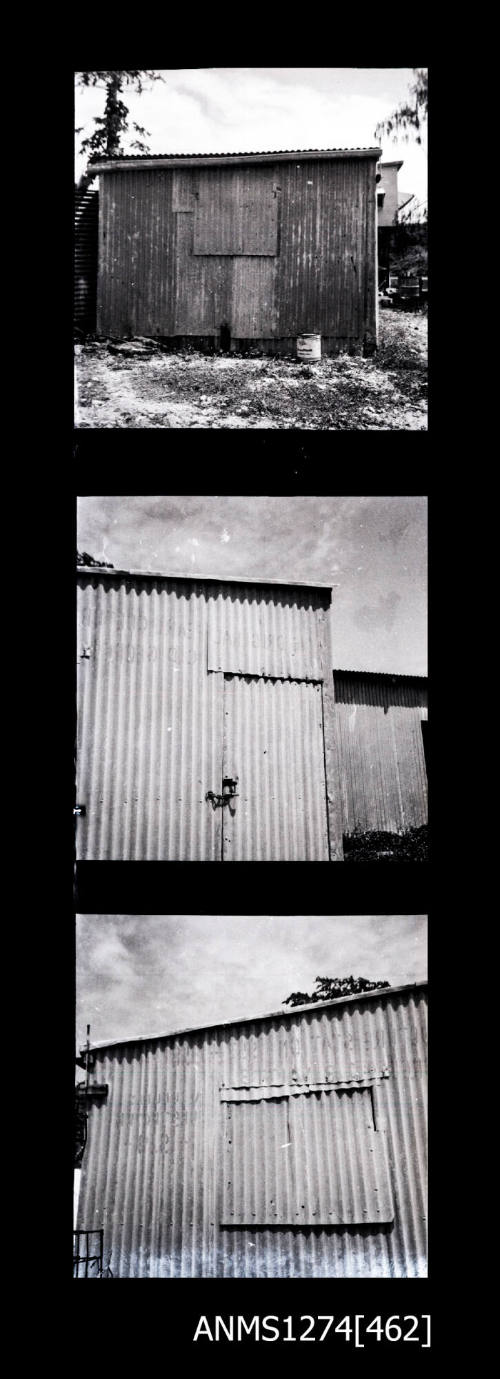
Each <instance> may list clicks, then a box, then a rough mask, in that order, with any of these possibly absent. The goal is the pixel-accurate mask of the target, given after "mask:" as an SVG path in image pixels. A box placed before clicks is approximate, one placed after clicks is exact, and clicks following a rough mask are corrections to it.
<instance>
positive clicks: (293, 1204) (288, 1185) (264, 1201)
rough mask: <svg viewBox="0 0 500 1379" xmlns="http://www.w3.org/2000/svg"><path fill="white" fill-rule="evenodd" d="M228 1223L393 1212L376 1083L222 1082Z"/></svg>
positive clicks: (335, 1221) (343, 1222)
mask: <svg viewBox="0 0 500 1379" xmlns="http://www.w3.org/2000/svg"><path fill="white" fill-rule="evenodd" d="M221 1101H222V1103H223V1114H224V1117H225V1127H224V1153H223V1188H222V1198H221V1218H220V1220H221V1225H222V1226H246V1227H261V1226H264V1227H265V1226H353V1225H374V1226H380V1225H381V1224H382V1223H385V1222H389V1221H392V1220H393V1219H394V1208H393V1202H392V1192H391V1185H390V1179H389V1172H388V1165H387V1158H386V1154H385V1145H384V1135H383V1133H382V1132H381V1131H380V1130H377V1128H376V1123H375V1122H376V1116H375V1104H376V1103H375V1099H374V1090H373V1085H372V1084H371V1083H370V1082H369V1081H366V1082H364V1083H363V1084H356V1087H355V1088H354V1087H353V1086H352V1084H346V1083H343V1084H342V1083H337V1084H335V1085H332V1084H325V1083H323V1084H322V1083H312V1082H311V1083H309V1084H307V1085H303V1086H293V1087H279V1086H273V1087H245V1088H222V1089H221Z"/></svg>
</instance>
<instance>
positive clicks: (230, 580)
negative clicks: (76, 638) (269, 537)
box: [76, 565, 334, 593]
mask: <svg viewBox="0 0 500 1379" xmlns="http://www.w3.org/2000/svg"><path fill="white" fill-rule="evenodd" d="M76 573H77V575H81V574H84V575H98V576H101V575H104V576H106V577H107V578H108V579H114V577H115V575H116V576H118V578H122V577H123V578H125V579H172V580H174V579H178V580H183V581H185V582H186V583H190V584H196V582H197V581H198V582H201V583H202V584H262V585H278V586H281V587H282V588H284V589H328V590H329V591H330V593H331V591H332V589H333V587H334V586H333V584H323V583H321V581H319V580H316V581H315V580H304V579H271V578H269V579H262V578H260V576H259V577H257V576H255V575H203V574H193V572H192V571H188V572H187V573H184V574H183V573H181V572H178V573H167V572H166V571H165V570H122V569H117V570H115V569H113V568H112V569H108V568H106V567H105V566H101V565H77V567H76Z"/></svg>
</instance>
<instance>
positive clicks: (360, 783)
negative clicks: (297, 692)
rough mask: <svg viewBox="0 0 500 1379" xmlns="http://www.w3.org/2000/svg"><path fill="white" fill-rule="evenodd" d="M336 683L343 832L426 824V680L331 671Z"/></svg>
mask: <svg viewBox="0 0 500 1379" xmlns="http://www.w3.org/2000/svg"><path fill="white" fill-rule="evenodd" d="M334 687H335V716H334V721H335V732H336V735H337V760H338V762H339V764H340V777H341V779H340V787H341V797H342V813H343V831H344V833H345V834H349V835H350V834H352V833H354V830H355V829H356V830H358V831H360V832H361V833H365V832H371V831H378V830H380V831H381V832H387V833H399V834H402V833H405V832H406V831H407V829H410V828H419V827H420V826H421V825H423V824H426V823H427V772H426V766H425V756H424V746H423V738H422V720H425V719H426V718H427V685H426V683H425V681H423V680H420V681H419V680H418V679H411V678H408V679H406V678H403V677H401V678H399V679H396V678H394V680H392V679H391V677H390V676H383V675H380V676H376V675H367V676H363V675H362V674H354V673H353V674H349V672H348V671H345V672H338V671H335V672H334Z"/></svg>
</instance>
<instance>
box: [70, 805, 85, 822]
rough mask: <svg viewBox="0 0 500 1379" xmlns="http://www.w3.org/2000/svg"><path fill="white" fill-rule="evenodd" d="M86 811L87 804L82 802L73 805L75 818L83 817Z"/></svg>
mask: <svg viewBox="0 0 500 1379" xmlns="http://www.w3.org/2000/svg"><path fill="white" fill-rule="evenodd" d="M86 813H87V806H86V805H84V804H75V807H74V810H73V814H75V815H76V817H77V818H79V819H84V818H85V815H86Z"/></svg>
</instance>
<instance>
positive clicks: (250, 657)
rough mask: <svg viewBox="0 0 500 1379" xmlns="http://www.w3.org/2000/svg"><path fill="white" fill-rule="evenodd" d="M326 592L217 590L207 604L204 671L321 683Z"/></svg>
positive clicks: (254, 587)
mask: <svg viewBox="0 0 500 1379" xmlns="http://www.w3.org/2000/svg"><path fill="white" fill-rule="evenodd" d="M329 602H330V591H327V592H325V593H323V594H322V593H320V591H316V592H314V591H312V590H311V591H310V590H308V589H300V588H297V589H293V590H292V589H288V590H287V589H280V590H276V589H273V588H272V587H269V588H267V589H266V587H265V586H262V585H247V586H246V587H244V586H242V585H237V584H235V585H234V586H232V587H231V589H227V588H224V587H221V589H220V591H219V593H218V594H217V596H216V597H215V598H214V599H212V600H211V601H210V609H209V621H208V669H209V670H222V671H228V672H229V671H230V672H233V673H235V674H240V675H266V676H273V677H274V678H277V679H281V680H289V679H292V680H323V678H324V665H323V656H322V650H321V627H322V618H323V613H322V610H323V609H324V608H325V607H328V606H329Z"/></svg>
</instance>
